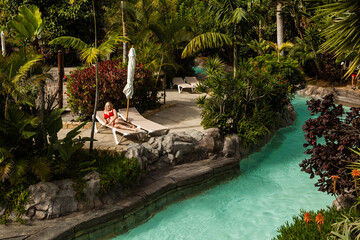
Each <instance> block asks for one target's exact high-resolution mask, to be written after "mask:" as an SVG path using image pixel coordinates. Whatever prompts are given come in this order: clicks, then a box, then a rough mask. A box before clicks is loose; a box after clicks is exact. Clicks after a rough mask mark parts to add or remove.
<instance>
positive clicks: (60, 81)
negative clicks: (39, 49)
mask: <svg viewBox="0 0 360 240" xmlns="http://www.w3.org/2000/svg"><path fill="white" fill-rule="evenodd" d="M63 78H64V55H63V49H62V48H60V49H59V50H58V98H59V108H63Z"/></svg>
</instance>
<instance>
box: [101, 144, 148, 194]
mask: <svg viewBox="0 0 360 240" xmlns="http://www.w3.org/2000/svg"><path fill="white" fill-rule="evenodd" d="M94 155H95V158H96V159H98V161H96V166H97V168H98V172H99V173H100V184H101V190H102V192H104V193H106V192H108V191H110V190H111V189H113V188H116V187H121V188H128V187H130V186H132V185H134V184H136V181H137V179H138V178H139V176H140V173H141V169H140V166H139V164H138V163H137V160H136V159H135V158H132V159H127V158H125V156H124V153H122V154H119V153H117V152H115V153H108V152H98V151H95V152H94Z"/></svg>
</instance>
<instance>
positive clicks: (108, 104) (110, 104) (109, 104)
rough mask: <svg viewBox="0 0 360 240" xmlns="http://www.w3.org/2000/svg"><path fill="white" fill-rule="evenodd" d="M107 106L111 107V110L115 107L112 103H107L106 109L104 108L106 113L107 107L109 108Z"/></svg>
mask: <svg viewBox="0 0 360 240" xmlns="http://www.w3.org/2000/svg"><path fill="white" fill-rule="evenodd" d="M107 106H110V107H111V109H112V108H113V107H114V105H113V104H112V103H111V102H106V103H105V107H104V111H106V107H107Z"/></svg>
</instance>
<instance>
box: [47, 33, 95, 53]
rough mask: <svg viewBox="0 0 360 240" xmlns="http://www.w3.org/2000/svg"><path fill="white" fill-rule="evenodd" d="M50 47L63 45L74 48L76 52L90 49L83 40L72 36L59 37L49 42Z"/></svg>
mask: <svg viewBox="0 0 360 240" xmlns="http://www.w3.org/2000/svg"><path fill="white" fill-rule="evenodd" d="M49 44H50V45H61V46H63V47H65V48H74V49H76V50H82V49H84V48H88V47H89V45H88V44H86V43H85V42H83V41H82V40H81V39H79V38H76V37H70V36H63V37H58V38H55V39H53V40H51V41H50V42H49Z"/></svg>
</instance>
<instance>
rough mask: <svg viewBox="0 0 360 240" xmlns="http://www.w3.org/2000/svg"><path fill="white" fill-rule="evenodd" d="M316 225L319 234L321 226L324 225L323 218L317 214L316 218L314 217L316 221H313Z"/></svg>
mask: <svg viewBox="0 0 360 240" xmlns="http://www.w3.org/2000/svg"><path fill="white" fill-rule="evenodd" d="M315 221H316V223H317V225H318V228H319V231H320V232H321V225H322V224H324V217H323V215H322V214H321V213H319V214H318V215H317V216H316V219H315Z"/></svg>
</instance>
